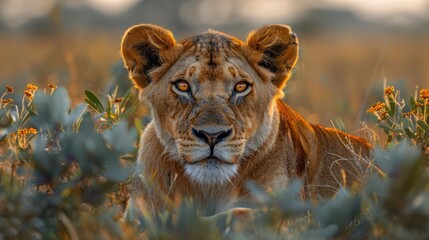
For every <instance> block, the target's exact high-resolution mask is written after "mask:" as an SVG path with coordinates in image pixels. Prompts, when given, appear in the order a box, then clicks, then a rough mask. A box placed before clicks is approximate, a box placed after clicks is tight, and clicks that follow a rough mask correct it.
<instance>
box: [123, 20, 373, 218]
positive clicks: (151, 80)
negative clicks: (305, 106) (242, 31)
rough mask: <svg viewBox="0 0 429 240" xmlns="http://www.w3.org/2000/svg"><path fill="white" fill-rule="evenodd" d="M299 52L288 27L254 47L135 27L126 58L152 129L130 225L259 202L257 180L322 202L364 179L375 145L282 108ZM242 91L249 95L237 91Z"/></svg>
mask: <svg viewBox="0 0 429 240" xmlns="http://www.w3.org/2000/svg"><path fill="white" fill-rule="evenodd" d="M298 50H299V42H298V39H297V37H296V36H295V34H294V33H292V31H291V29H290V28H289V27H288V26H285V25H270V26H265V27H263V28H261V29H258V30H255V31H253V32H251V33H250V34H249V35H248V38H247V40H246V41H245V42H242V41H241V40H239V39H236V38H234V37H232V36H229V35H226V34H224V33H221V32H217V31H213V30H209V31H207V32H205V33H202V34H199V35H196V36H193V37H190V38H188V39H185V40H183V41H180V42H176V40H175V39H174V37H173V34H172V33H171V32H170V31H168V30H166V29H164V28H162V27H159V26H155V25H150V24H141V25H137V26H134V27H132V28H130V29H129V30H128V31H127V32H126V33H125V35H124V37H123V40H122V46H121V53H122V56H123V59H124V63H125V65H126V67H127V69H128V70H129V76H130V79H131V80H132V81H133V82H134V83H135V85H136V86H137V87H138V88H139V89H140V99H141V100H142V101H144V102H146V103H147V104H148V105H149V106H150V108H151V113H152V117H153V120H152V122H151V123H150V124H149V125H148V126H147V127H146V129H145V131H144V133H143V134H142V136H141V143H140V144H141V145H140V150H139V157H138V161H137V165H136V170H135V174H134V175H133V186H132V194H131V198H130V200H129V206H128V209H127V214H128V217H130V218H134V217H135V214H136V212H138V211H139V210H137V209H138V208H139V207H140V204H143V205H144V206H145V207H146V208H149V210H150V211H152V212H153V213H156V212H159V211H161V210H163V209H164V208H165V207H166V206H169V205H170V203H171V202H174V201H175V200H176V199H178V198H181V197H187V198H192V199H193V200H194V202H195V203H197V205H199V206H200V207H202V208H204V209H206V213H207V214H214V213H217V212H220V211H224V210H227V209H229V208H232V207H235V206H238V205H239V203H240V202H241V201H245V200H249V199H251V196H250V194H249V192H248V190H247V188H246V184H247V182H249V181H252V182H254V183H255V184H257V185H258V186H260V187H261V188H263V189H265V190H276V189H281V188H285V187H286V186H287V185H288V183H289V182H290V180H291V179H295V178H300V179H302V180H303V182H304V191H303V197H310V198H315V197H317V196H318V195H320V196H330V195H332V194H333V193H334V192H335V190H336V189H338V188H339V187H341V185H342V184H343V183H344V182H346V183H347V184H349V183H351V182H353V181H355V180H357V179H358V178H357V177H356V175H358V174H359V164H360V163H359V162H358V161H356V157H357V156H359V155H361V156H364V157H366V156H368V155H369V151H370V146H369V144H368V143H367V142H366V141H365V140H363V139H361V138H359V137H356V136H352V135H349V134H347V133H344V132H341V131H337V130H335V129H330V128H325V127H322V126H318V125H313V124H310V123H308V122H307V121H306V120H304V119H303V118H302V117H301V116H300V115H299V114H298V113H297V112H295V111H294V110H292V109H291V108H290V107H289V106H288V105H286V104H285V103H284V102H283V101H282V100H281V99H282V97H283V92H282V89H283V87H284V86H285V85H286V82H287V80H288V78H289V77H290V74H291V70H292V68H293V67H294V66H295V63H296V61H297V58H298ZM177 81H186V83H188V85H189V87H190V89H189V91H186V92H184V91H181V90H179V89H177V86H176V83H177ZM239 82H245V83H246V86H248V87H247V88H246V90H245V91H243V92H238V91H235V90H234V89H235V88H234V87H235V85H236V84H237V83H239ZM182 83H183V82H182ZM345 180H346V181H345Z"/></svg>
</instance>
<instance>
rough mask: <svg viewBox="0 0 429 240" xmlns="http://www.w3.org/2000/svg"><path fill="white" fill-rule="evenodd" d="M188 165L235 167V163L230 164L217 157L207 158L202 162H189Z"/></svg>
mask: <svg viewBox="0 0 429 240" xmlns="http://www.w3.org/2000/svg"><path fill="white" fill-rule="evenodd" d="M187 164H189V165H216V164H226V165H235V163H232V162H228V161H225V160H222V159H220V158H217V157H207V158H204V159H202V160H197V161H193V162H188V163H187Z"/></svg>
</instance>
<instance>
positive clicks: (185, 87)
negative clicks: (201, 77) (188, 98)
mask: <svg viewBox="0 0 429 240" xmlns="http://www.w3.org/2000/svg"><path fill="white" fill-rule="evenodd" d="M174 86H176V88H177V90H179V91H182V92H187V91H189V88H190V87H189V83H188V82H187V81H185V80H178V81H176V82H175V83H174Z"/></svg>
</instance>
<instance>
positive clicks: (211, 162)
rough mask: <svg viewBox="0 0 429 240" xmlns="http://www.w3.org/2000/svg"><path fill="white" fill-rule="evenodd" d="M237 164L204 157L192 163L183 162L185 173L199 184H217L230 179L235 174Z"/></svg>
mask: <svg viewBox="0 0 429 240" xmlns="http://www.w3.org/2000/svg"><path fill="white" fill-rule="evenodd" d="M237 169H238V167H237V164H232V163H229V162H226V161H222V160H220V159H218V158H206V159H203V160H201V161H198V162H194V163H192V164H185V173H186V175H187V176H188V177H189V178H190V179H191V180H192V181H194V182H196V183H198V184H201V185H218V184H225V183H228V182H230V181H231V178H232V177H233V176H235V175H236V174H237Z"/></svg>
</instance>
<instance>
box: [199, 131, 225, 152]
mask: <svg viewBox="0 0 429 240" xmlns="http://www.w3.org/2000/svg"><path fill="white" fill-rule="evenodd" d="M192 133H193V134H194V135H195V136H196V137H198V138H199V139H201V140H203V141H204V142H206V143H207V144H208V145H209V146H210V148H211V149H212V148H213V147H214V145H216V144H217V143H219V142H221V141H223V140H224V139H225V138H227V137H229V136H230V135H231V133H232V128H230V129H228V130H225V131H219V132H215V133H209V132H206V131H204V130H197V129H195V128H192Z"/></svg>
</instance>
